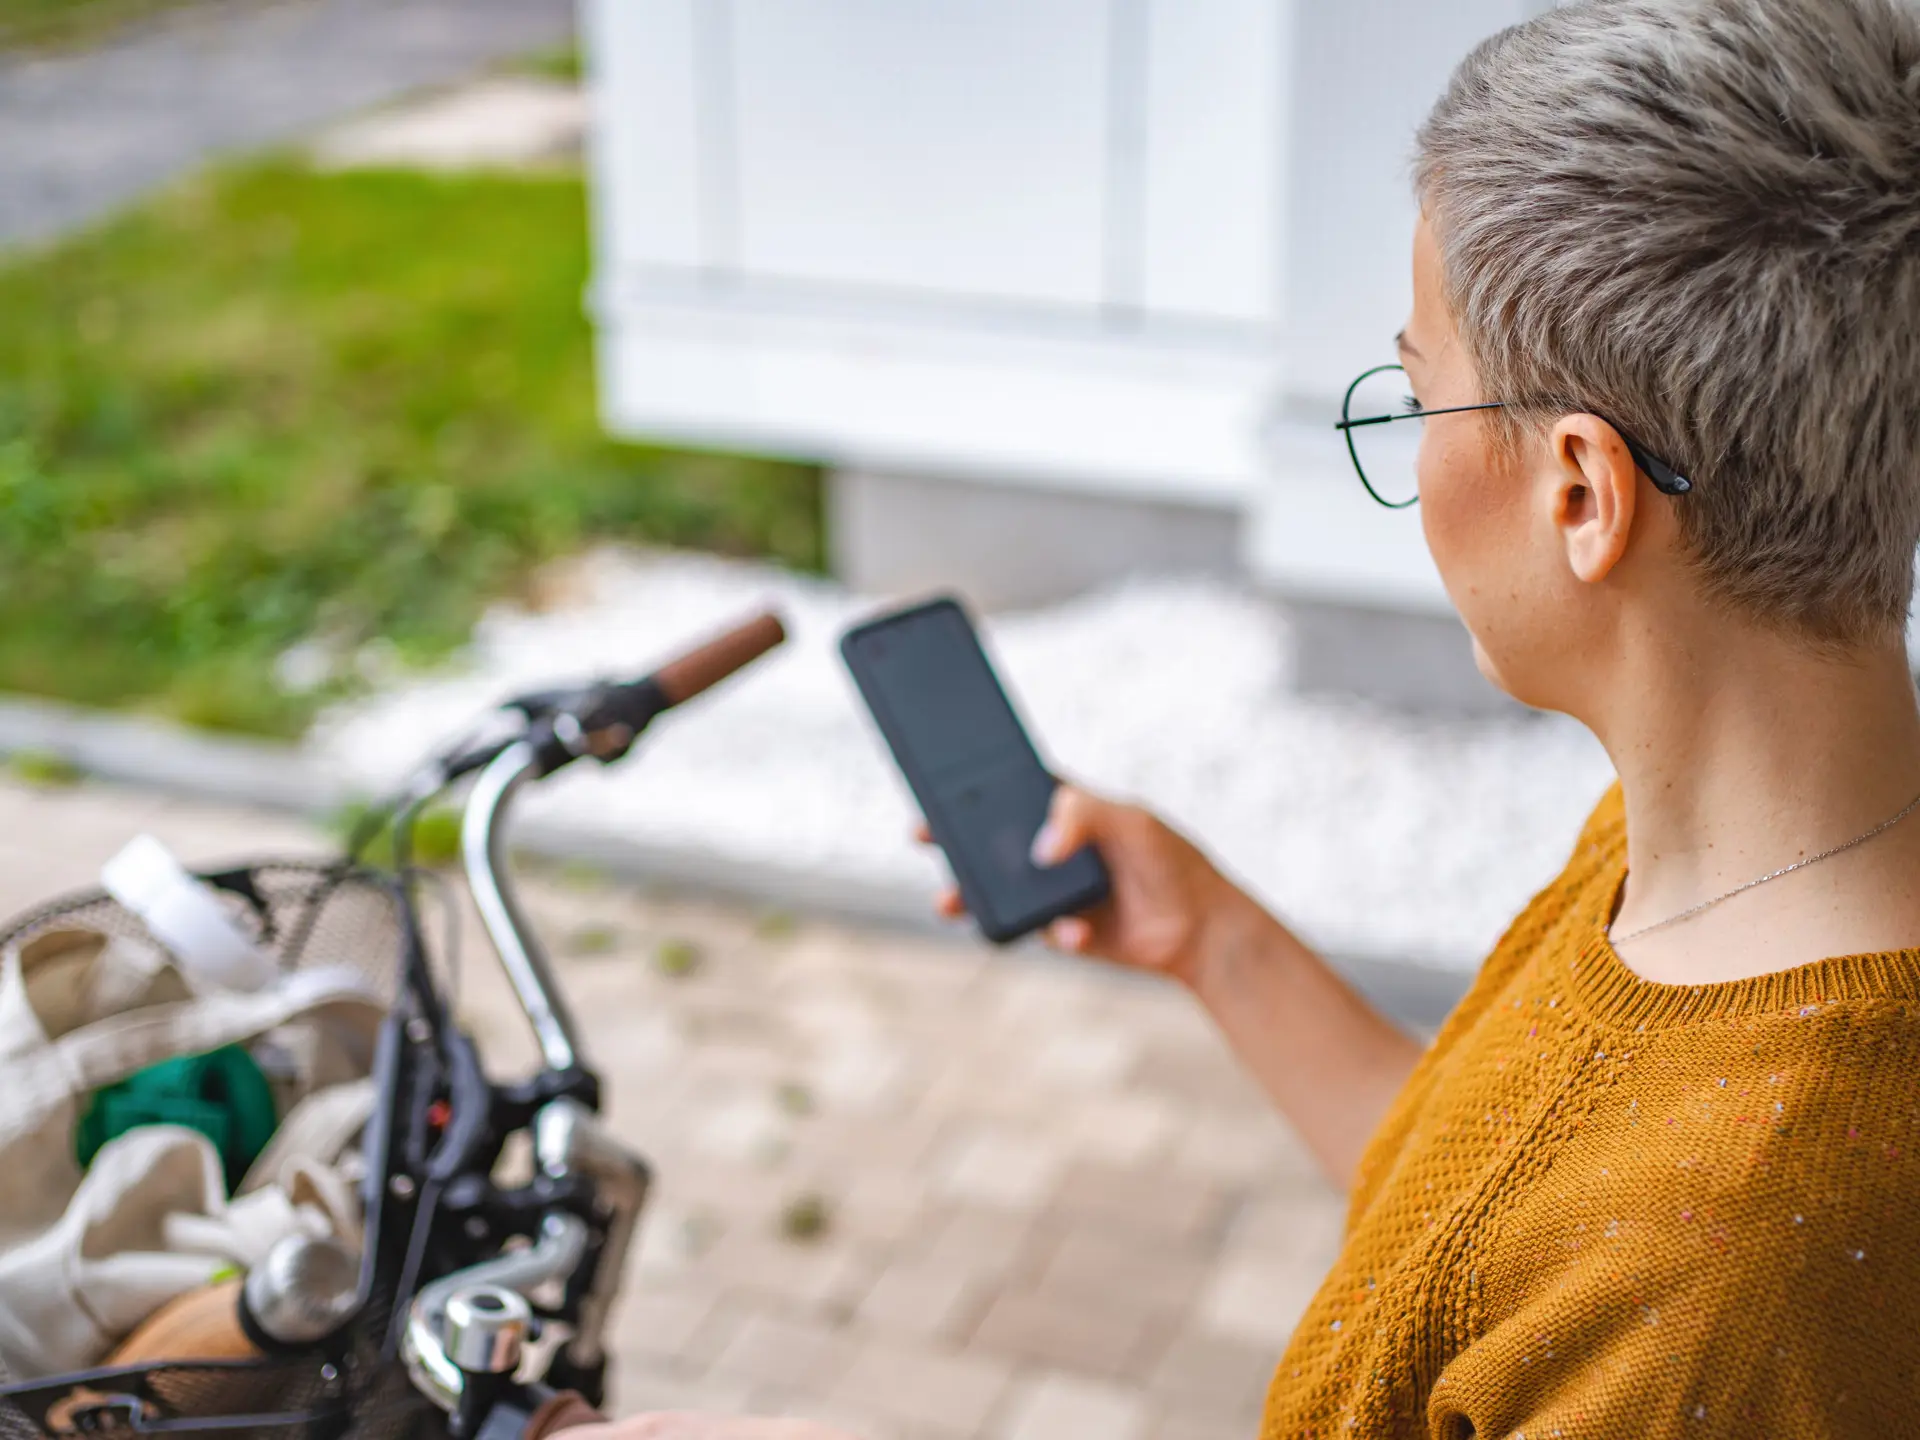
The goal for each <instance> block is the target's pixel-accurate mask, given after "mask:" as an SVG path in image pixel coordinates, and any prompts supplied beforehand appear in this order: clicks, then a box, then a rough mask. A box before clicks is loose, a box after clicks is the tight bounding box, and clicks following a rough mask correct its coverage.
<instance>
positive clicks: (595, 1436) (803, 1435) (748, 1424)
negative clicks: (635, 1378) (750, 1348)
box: [556, 1411, 854, 1440]
mask: <svg viewBox="0 0 1920 1440" xmlns="http://www.w3.org/2000/svg"><path fill="white" fill-rule="evenodd" d="M563 1433H564V1435H565V1437H566V1440H854V1437H853V1436H851V1435H848V1434H847V1433H846V1432H845V1431H844V1430H831V1429H829V1428H827V1427H826V1426H825V1425H816V1424H814V1422H813V1421H811V1420H776V1419H770V1418H764V1417H761V1416H757V1415H687V1414H682V1413H680V1412H678V1411H676V1412H674V1413H672V1414H668V1413H665V1412H662V1413H659V1414H655V1415H634V1416H631V1417H630V1418H628V1419H625V1420H614V1421H610V1422H609V1423H607V1424H605V1425H578V1426H574V1427H572V1428H570V1429H568V1430H566V1431H565V1432H563ZM556 1440H557V1437H556Z"/></svg>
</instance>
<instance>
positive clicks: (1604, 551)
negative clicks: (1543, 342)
mask: <svg viewBox="0 0 1920 1440" xmlns="http://www.w3.org/2000/svg"><path fill="white" fill-rule="evenodd" d="M1548 445H1549V455H1550V459H1549V464H1550V469H1551V473H1552V475H1553V482H1554V483H1553V491H1552V494H1551V497H1550V500H1549V503H1550V504H1551V506H1552V516H1553V524H1554V528H1555V529H1556V530H1557V531H1558V532H1559V534H1560V539H1561V543H1562V544H1563V545H1564V546H1565V548H1566V555H1567V568H1568V569H1570V570H1572V572H1573V574H1574V576H1575V578H1576V579H1579V580H1583V581H1585V582H1586V583H1587V584H1589V585H1593V584H1597V583H1599V582H1600V581H1602V580H1604V579H1606V578H1607V576H1608V575H1610V574H1611V573H1612V572H1613V567H1614V566H1615V565H1617V564H1619V563H1620V557H1621V556H1623V555H1625V554H1626V553H1627V539H1628V537H1629V536H1630V535H1631V534H1632V533H1633V513H1634V501H1635V500H1636V498H1637V497H1638V495H1639V493H1640V470H1639V467H1638V466H1637V465H1635V464H1634V460H1633V456H1632V455H1631V454H1630V453H1628V450H1627V445H1626V442H1625V441H1624V440H1622V439H1621V438H1620V432H1619V431H1617V430H1615V429H1614V428H1613V427H1612V426H1611V425H1609V424H1608V423H1607V422H1606V421H1604V420H1602V419H1600V418H1599V417H1598V416H1597V415H1564V416H1562V417H1561V418H1560V419H1559V420H1558V421H1556V422H1555V423H1554V426H1553V429H1552V430H1551V431H1549V432H1548Z"/></svg>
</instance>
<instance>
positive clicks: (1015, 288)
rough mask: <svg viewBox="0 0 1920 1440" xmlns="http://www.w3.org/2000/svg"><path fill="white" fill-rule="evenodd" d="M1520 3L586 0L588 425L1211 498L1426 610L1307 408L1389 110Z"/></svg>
mask: <svg viewBox="0 0 1920 1440" xmlns="http://www.w3.org/2000/svg"><path fill="white" fill-rule="evenodd" d="M1526 8H1527V6H1526V4H1525V3H1524V0H1450V3H1448V4H1445V5H1434V4H1431V3H1427V0H584V10H585V20H586V26H585V29H586V35H587V48H588V52H589V53H588V63H589V71H590V74H591V75H592V77H593V88H594V95H595V103H596V105H597V107H598V125H597V130H596V142H595V150H594V155H593V169H594V192H595V206H596V225H597V237H598V238H597V259H596V280H595V291H594V306H595V313H596V319H597V323H598V327H599V334H600V337H601V342H600V343H601V358H602V365H601V374H602V385H603V407H604V410H605V413H606V416H607V419H608V422H609V424H610V425H611V426H612V427H613V428H614V429H616V430H618V431H622V432H625V433H630V434H635V435H644V436H651V437H661V438H668V439H677V440H682V441H690V442H695V443H703V444H718V445H727V446H736V447H746V448H751V449H759V450H767V451H773V452H777V453H785V454H792V455H796V456H802V457H808V458H815V459H819V460H822V461H826V462H829V463H835V464H839V465H843V466H849V467H857V468H860V469H862V470H868V471H888V470H891V471H904V472H908V473H917V474H922V475H935V476H939V475H949V476H964V477H966V478H967V479H968V480H970V481H974V482H987V483H995V484H1002V485H1014V486H1022V485H1038V486H1042V487H1045V488H1051V489H1067V490H1080V491H1085V492H1089V493H1092V494H1113V495H1118V496H1128V497H1134V498H1145V499H1150V500H1155V501H1160V500H1176V501H1183V502H1191V503H1198V504H1204V505H1211V506H1233V507H1239V508H1242V509H1244V510H1245V512H1246V513H1247V514H1248V516H1249V517H1250V519H1251V520H1252V522H1253V523H1252V524H1251V525H1250V526H1249V527H1248V530H1247V534H1248V536H1249V543H1248V556H1247V558H1248V562H1249V564H1250V565H1251V566H1252V567H1253V568H1254V569H1255V570H1256V571H1257V572H1258V573H1260V574H1262V575H1263V576H1265V577H1266V578H1268V579H1270V580H1272V581H1274V582H1275V583H1276V584H1278V585H1280V586H1282V587H1284V588H1288V589H1293V590H1297V591H1300V592H1302V593H1311V594H1323V595H1333V596H1341V597H1352V598H1359V599H1366V600H1372V601H1384V602H1387V603H1394V604H1410V605H1414V606H1418V607H1429V608H1431V607H1434V606H1437V605H1439V604H1441V603H1443V602H1442V600H1441V597H1440V596H1439V591H1438V585H1437V582H1436V581H1435V580H1434V579H1433V577H1432V573H1431V568H1430V565H1429V564H1428V562H1427V560H1426V557H1425V553H1424V550H1423V549H1422V547H1421V546H1420V543H1419V535H1418V529H1417V521H1416V520H1413V519H1411V518H1409V517H1405V516H1395V515H1389V514H1387V513H1386V512H1384V511H1379V510H1377V509H1375V508H1374V507H1372V506H1371V505H1370V504H1369V503H1368V502H1366V501H1365V499H1364V496H1362V495H1361V493H1360V491H1359V488H1358V486H1357V485H1356V484H1355V483H1354V482H1353V480H1352V477H1351V472H1350V470H1348V469H1346V459H1345V455H1344V451H1343V450H1342V449H1341V448H1340V447H1339V444H1338V438H1337V436H1335V434H1334V432H1333V431H1332V430H1331V429H1330V428H1328V427H1329V426H1330V422H1331V412H1332V406H1333V403H1334V402H1335V400H1336V399H1337V396H1338V393H1339V391H1340V390H1341V389H1342V388H1344V386H1345V384H1346V381H1347V380H1348V379H1349V378H1351V375H1352V374H1354V373H1357V372H1358V370H1359V369H1361V368H1364V366H1365V365H1367V364H1371V363H1377V362H1378V360H1379V359H1381V358H1384V357H1385V356H1386V355H1387V353H1388V352H1389V351H1390V348H1391V337H1392V334H1393V332H1394V331H1395V330H1396V329H1397V328H1398V327H1399V325H1400V323H1401V321H1402V319H1403V317H1404V314H1405V310H1406V304H1407V293H1406V292H1407V278H1406V272H1407V264H1406V258H1405V257H1406V246H1407V238H1408V233H1409V230H1410V228H1411V224H1412V205H1411V201H1410V199H1409V197H1408V192H1407V179H1406V170H1407V159H1408V154H1409V149H1410V143H1411V135H1412V130H1413V126H1414V124H1415V123H1416V122H1417V120H1418V118H1419V116H1420V115H1421V114H1422V113H1424V111H1425V109H1426V108H1427V106H1428V105H1429V104H1430V103H1431V101H1432V99H1433V97H1434V96H1435V95H1436V94H1437V93H1438V90H1439V88H1440V86H1441V84H1442V83H1443V81H1444V79H1445V77H1446V74H1447V72H1448V71H1449V69H1450V68H1451V66H1452V64H1453V63H1454V61H1455V60H1456V59H1457V58H1458V57H1459V56H1460V55H1461V54H1463V53H1464V52H1465V51H1466V49H1467V48H1468V47H1469V46H1470V45H1471V44H1472V43H1473V42H1474V41H1475V40H1477V39H1478V38H1479V37H1480V36H1481V35H1484V34H1486V33H1488V32H1489V31H1491V30H1493V29H1495V28H1497V27H1498V26H1500V25H1501V24H1504V23H1507V22H1509V21H1511V20H1513V19H1515V18H1518V16H1519V15H1520V14H1521V13H1522V12H1523V11H1524V10H1525V9H1526ZM1336 462H1337V463H1336Z"/></svg>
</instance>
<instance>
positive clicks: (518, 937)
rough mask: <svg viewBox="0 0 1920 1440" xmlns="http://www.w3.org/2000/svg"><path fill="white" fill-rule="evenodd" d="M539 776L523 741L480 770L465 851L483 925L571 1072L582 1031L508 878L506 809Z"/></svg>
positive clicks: (541, 1039)
mask: <svg viewBox="0 0 1920 1440" xmlns="http://www.w3.org/2000/svg"><path fill="white" fill-rule="evenodd" d="M540 772H541V763H540V756H539V751H538V750H537V749H536V748H535V746H534V745H533V744H532V743H531V742H529V741H525V740H521V741H518V742H516V743H515V744H513V745H510V746H508V747H507V749H505V750H504V751H502V752H501V753H500V755H499V757H498V758H497V759H495V760H494V761H492V762H491V763H490V764H489V765H488V766H487V767H486V768H485V769H484V770H482V771H481V772H480V777H479V779H477V780H475V781H474V785H473V792H472V794H471V795H469V796H468V798H467V813H466V818H465V819H464V820H463V821H462V822H461V826H460V853H461V860H462V863H463V865H464V867H465V869H466V873H467V885H468V888H469V889H470V890H471V891H472V894H473V903H474V906H475V908H476V909H478V910H479V912H480V923H481V924H482V925H483V926H484V927H485V928H486V932H487V936H488V938H489V939H491V940H492V941H493V948H494V949H495V950H496V951H498V952H499V955H500V964H501V966H502V967H503V968H504V969H505V970H506V972H507V979H508V980H510V981H511V982H512V984H513V990H514V994H515V995H517V996H518V997H519V999H520V1007H521V1009H523V1010H525V1011H526V1014H527V1022H528V1023H529V1024H530V1025H531V1026H532V1027H533V1035H534V1039H535V1040H536V1041H537V1042H538V1043H539V1046H540V1054H541V1056H542V1058H543V1059H544V1060H545V1061H546V1064H547V1066H548V1068H550V1069H553V1070H557V1071H566V1070H571V1069H573V1068H574V1067H575V1066H576V1065H577V1064H578V1063H579V1057H580V1043H579V1040H578V1038H577V1036H578V1034H579V1031H578V1029H577V1028H576V1027H575V1025H574V1020H573V1015H572V1013H571V1012H570V1011H569V1010H568V1008H567V1002H566V1000H565V999H564V998H563V996H562V994H561V990H560V987H559V986H558V985H557V984H556V983H554V978H553V970H552V967H551V966H550V965H549V964H548V963H547V957H546V954H545V952H544V951H543V950H542V949H541V946H540V942H539V940H538V939H536V938H535V936H534V933H533V927H532V925H531V924H530V923H529V922H528V920H527V918H526V916H525V914H524V913H523V912H522V911H521V909H520V905H519V902H518V901H517V900H516V899H515V898H514V893H513V883H512V881H511V880H510V879H509V878H508V874H507V866H508V859H509V857H508V855H507V849H506V825H505V821H506V813H507V809H508V807H509V806H510V805H512V803H513V798H514V796H515V795H516V794H517V793H518V791H519V789H520V787H521V786H522V785H524V784H526V783H527V782H528V781H529V780H532V779H536V778H538V777H539V775H540Z"/></svg>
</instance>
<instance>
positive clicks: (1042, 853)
mask: <svg viewBox="0 0 1920 1440" xmlns="http://www.w3.org/2000/svg"><path fill="white" fill-rule="evenodd" d="M1100 809H1101V802H1100V801H1098V800H1096V799H1095V798H1094V797H1093V796H1091V795H1089V794H1087V792H1086V791H1084V790H1076V789H1075V788H1074V787H1073V786H1071V785H1062V786H1060V787H1059V789H1057V790H1055V791H1054V792H1053V802H1052V803H1051V804H1050V805H1049V806H1048V807H1047V823H1046V824H1044V825H1042V826H1041V827H1040V833H1039V834H1037V835H1035V836H1034V837H1033V863H1034V864H1036V865H1058V864H1059V863H1060V862H1061V861H1062V860H1065V859H1066V858H1067V857H1068V856H1069V855H1071V854H1073V853H1074V852H1075V851H1077V850H1081V849H1084V848H1085V847H1086V846H1088V845H1090V844H1092V843H1093V840H1094V837H1095V835H1096V833H1097V831H1098V828H1099V819H1100Z"/></svg>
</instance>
